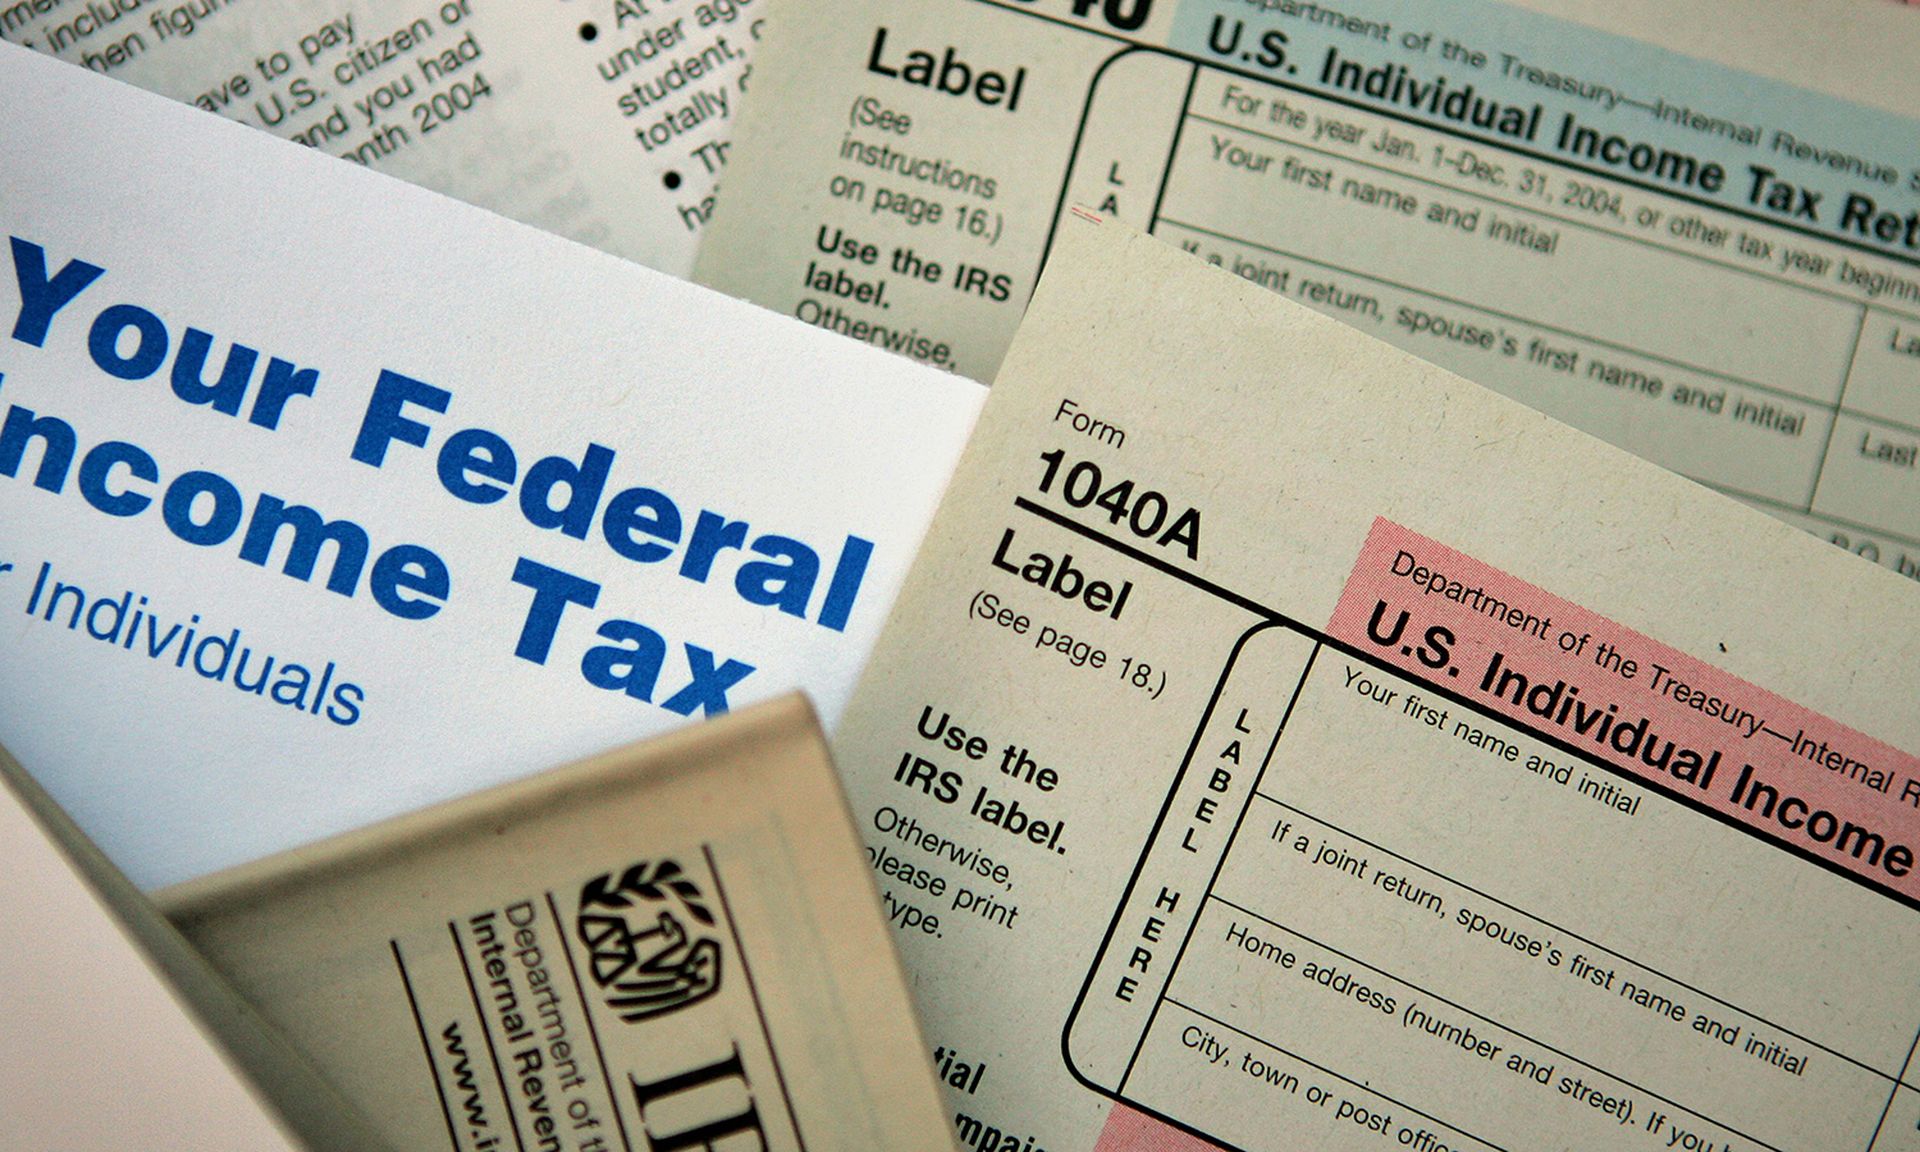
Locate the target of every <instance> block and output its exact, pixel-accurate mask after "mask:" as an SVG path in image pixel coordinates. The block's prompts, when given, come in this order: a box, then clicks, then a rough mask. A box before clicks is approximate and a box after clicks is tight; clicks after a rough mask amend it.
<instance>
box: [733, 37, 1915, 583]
mask: <svg viewBox="0 0 1920 1152" xmlns="http://www.w3.org/2000/svg"><path fill="white" fill-rule="evenodd" d="M778 31H779V35H778V37H777V38H776V41H774V42H769V44H768V45H767V48H768V51H767V52H766V53H765V55H764V56H763V58H762V59H761V60H760V63H759V71H758V74H757V77H756V99H755V100H754V101H753V102H752V105H751V106H750V107H749V109H748V111H747V114H746V117H745V119H744V120H743V122H742V125H741V129H740V131H739V133H738V134H737V140H738V142H739V151H738V156H739V160H738V163H737V164H736V165H735V166H734V167H733V168H732V169H730V171H729V174H728V184H727V191H728V194H727V195H726V196H723V197H722V203H721V204H720V206H719V209H718V211H717V213H716V217H715V224H714V227H713V229H712V230H711V235H710V237H709V242H708V243H707V245H706V246H705V248H704V249H703V251H702V253H701V256H700V262H699V265H698V267H697V275H698V276H699V277H700V278H701V279H702V280H703V281H704V282H705V283H708V284H712V285H714V286H716V287H719V288H721V289H722V290H724V291H727V292H730V293H732V294H734V295H738V296H743V297H745V298H747V299H750V300H754V301H756V302H758V303H761V304H765V305H766V306H768V307H770V308H773V309H775V310H777V311H782V312H788V313H791V314H793V315H795V316H798V317H799V318H800V319H802V320H805V321H807V322H809V323H812V324H817V325H820V326H822V327H827V328H830V329H833V330H835V331H838V332H842V333H845V334H847V335H850V336H853V337H854V338H856V339H863V340H867V341H869V342H872V343H874V344H877V345H879V346H882V347H886V348H891V349H894V350H896V351H899V352H901V353H903V354H905V355H909V356H913V357H915V358H917V359H920V360H923V361H928V362H931V363H934V364H938V365H942V366H949V365H950V366H952V367H953V368H954V369H955V370H957V371H959V372H962V373H964V374H967V375H970V376H973V377H974V378H976V379H979V380H988V379H991V378H992V376H993V373H994V369H995V367H996V365H997V364H998V363H999V361H1000V358H1001V356H1002V355H1003V354H1004V352H1005V349H1006V347H1007V344H1008V341H1009V340H1011V339H1012V336H1013V332H1014V328H1015V326H1016V325H1017V323H1018V322H1019V318H1020V314H1021V310H1022V308H1023V307H1024V305H1025V302H1026V300H1027V297H1028V295H1029V294H1030V293H1031V292H1032V290H1033V285H1034V282H1035V278H1036V276H1037V275H1038V274H1039V270H1040V268H1041V265H1042V263H1043V260H1044V258H1045V256H1046V254H1047V252H1048V251H1049V248H1050V245H1051V244H1052V243H1053V241H1054V238H1055V236H1056V234H1057V230H1058V228H1059V226H1060V221H1061V220H1062V219H1063V217H1064V214H1065V213H1066V211H1067V210H1068V208H1069V206H1071V205H1073V204H1084V205H1086V206H1088V207H1091V208H1094V209H1096V210H1098V211H1100V212H1102V213H1104V214H1106V215H1108V216H1111V217H1116V218H1118V219H1121V220H1124V221H1127V222H1130V223H1132V224H1134V225H1136V226H1138V227H1141V228H1143V229H1146V230H1148V231H1151V232H1153V233H1154V234H1156V235H1158V236H1161V237H1162V238H1163V239H1166V240H1169V241H1171V242H1174V243H1177V244H1179V245H1180V246H1181V247H1183V248H1186V249H1188V250H1189V251H1192V252H1194V253H1196V254H1198V255H1200V256H1202V257H1203V258H1204V259H1207V260H1209V261H1211V262H1213V263H1215V264H1218V265H1219V266H1221V267H1223V268H1226V269H1228V270H1229V271H1232V272H1234V273H1236V274H1238V275H1240V276H1242V277H1244V278H1246V279H1248V280H1250V281H1252V282H1254V283H1258V284H1261V285H1264V286H1266V287H1268V288H1270V289H1272V290H1273V291H1275V292H1277V293H1279V294H1281V295H1284V296H1286V297H1288V298H1289V299H1292V300H1294V301H1296V302H1298V303H1302V304H1305V305H1307V306H1309V307H1312V308H1315V309H1318V310H1320V311H1322V312H1325V313H1327V314H1329V315H1332V316H1335V317H1337V318H1339V319H1342V320H1344V321H1346V322H1348V323H1350V324H1353V325H1354V326H1356V327H1358V328H1360V329H1361V330H1362V331H1365V332H1368V333H1370V334H1372V335H1374V336H1378V337H1380V338H1382V339H1385V340H1387V341H1389V342H1391V343H1395V344H1398V345H1399V346H1401V347H1402V348H1404V349H1406V350H1408V351H1411V352H1413V353H1415V354H1416V355H1419V356H1421V357H1422V358H1424V359H1428V360H1432V361H1433V362H1435V363H1437V364H1439V365H1441V366H1442V367H1445V368H1448V369H1451V370H1453V371H1455V372H1458V373H1460V374H1461V375H1463V376H1465V377H1467V378H1468V379H1471V380H1474V381H1476V382H1478V383H1481V384H1484V385H1487V386H1488V387H1491V388H1493V389H1495V390H1497V391H1500V392H1503V393H1505V394H1507V395H1508V396H1511V397H1513V398H1514V399H1517V400H1520V401H1522V402H1523V403H1526V404H1529V405H1531V406H1533V407H1535V408H1538V409H1540V410H1542V411H1545V412H1547V413H1548V414H1549V415H1552V416H1555V417H1558V418H1559V419H1561V420H1564V421H1566V422H1567V423H1570V424H1572V425H1574V426H1575V427H1578V428H1581V429H1584V430H1585V431H1588V432H1591V433H1593V434H1595V435H1597V436H1600V437H1601V438H1603V439H1606V440H1610V441H1612V442H1613V443H1615V444H1618V445H1620V446H1622V447H1624V448H1627V449H1628V450H1630V451H1632V452H1635V453H1636V454H1638V455H1641V456H1644V457H1646V458H1648V459H1650V460H1653V461H1655V462H1656V463H1659V464H1663V465H1665V466H1667V467H1669V468H1672V469H1674V470H1676V471H1679V472H1681V473H1682V474H1684V475H1687V476H1690V477H1692V478H1694V479H1696V480H1699V481H1701V482H1703V483H1705V484H1708V485H1709V486H1711V487H1715V488H1717V489H1719V490H1721V491H1723V492H1726V493H1728V494H1730V495H1734V496H1737V497H1739V498H1742V499H1744V500H1746V501H1748V502H1749V503H1751V504H1753V505H1755V506H1756V507H1759V508H1761V509H1763V510H1765V511H1768V512H1771V513H1773V514H1775V515H1777V516H1779V517H1781V518H1783V519H1785V520H1787V521H1788V522H1789V523H1793V524H1796V525H1799V526H1800V527H1803V528H1806V529H1808V530H1810V531H1813V532H1814V533H1816V534H1817V535H1819V536H1821V537H1822V538H1825V539H1828V540H1830V541H1831V542H1832V543H1835V544H1838V545H1841V546H1843V547H1845V548H1847V549H1848V550H1850V551H1854V552H1856V553H1858V554H1860V555H1862V556H1864V557H1867V558H1868V559H1873V560H1876V561H1878V562H1880V563H1882V564H1884V565H1885V566H1887V567H1890V568H1894V569H1896V570H1898V571H1901V572H1903V573H1905V574H1907V575H1909V576H1916V577H1920V147H1917V146H1916V141H1920V122H1916V120H1915V119H1914V110H1913V104H1912V100H1911V95H1910V93H1909V92H1908V91H1907V84H1908V81H1907V80H1906V77H1907V76H1908V75H1909V74H1910V71H1911V62H1912V60H1913V59H1914V58H1915V56H1916V54H1920V19H1916V14H1915V13H1914V12H1913V11H1911V10H1910V9H1905V8H1902V7H1900V6H1897V5H1892V4H1876V3H1854V2H1852V0H1847V2H1842V3H1820V2H1814V3H1804V2H1803V3H1796V4H1790V5H1786V6H1784V7H1779V8H1775V9H1772V10H1770V12H1769V14H1768V17H1767V18H1766V19H1753V20H1746V19H1729V18H1728V16H1727V10H1726V9H1725V8H1723V7H1721V6H1719V5H1711V4H1698V3H1688V4H1660V5H1655V4H1630V5H1617V4H1607V5H1597V4H1592V3H1580V2H1575V0H1557V2H1552V3H1532V4H1528V5H1526V6H1524V7H1516V6H1513V5H1511V4H1505V3H1500V2H1497V0H1471V2H1467V3H1452V4H1446V5H1438V6H1436V5H1432V4H1424V3H1420V2H1418V0H1344V2H1342V3H1338V4H1307V3H1296V2H1294V0H907V2H903V3H879V2H876V0H858V2H855V3H851V4H842V5H832V6H828V5H802V6H796V10H795V11H794V12H792V13H788V14H786V19H784V20H783V21H782V23H781V26H780V27H779V30H778Z"/></svg>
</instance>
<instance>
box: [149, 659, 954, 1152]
mask: <svg viewBox="0 0 1920 1152" xmlns="http://www.w3.org/2000/svg"><path fill="white" fill-rule="evenodd" d="M158 900H159V902H160V904H161V906H162V907H163V908H164V909H165V911H166V912H167V913H168V915H170V916H171V917H172V918H173V920H174V921H175V922H176V923H177V924H178V925H179V926H180V928H181V929H182V930H183V931H184V932H185V933H186V935H187V936H188V938H189V939H191V940H192V941H193V942H194V944H195V945H196V946H197V947H199V948H200V949H201V950H202V951H203V952H204V953H205V954H206V955H207V957H208V959H209V960H211V961H212V963H213V964H214V966H215V967H217V968H219V969H220V970H221V971H222V972H224V973H225V974H226V975H227V976H228V977H229V978H230V979H232V981H233V982H234V984H235V985H236V986H237V987H238V988H239V989H240V991H241V993H242V994H243V995H245V996H246V997H247V998H248V999H249V1000H251V1001H252V1002H253V1003H254V1004H255V1005H256V1006H257V1007H258V1008H259V1009H260V1011H261V1013H262V1014H263V1015H265V1016H266V1017H267V1018H268V1019H269V1020H272V1021H273V1022H274V1023H275V1024H277V1025H279V1026H280V1027H281V1028H282V1029H284V1031H285V1033H286V1034H287V1035H288V1036H289V1037H291V1038H292V1039H293V1040H294V1041H295V1042H296V1043H297V1044H299V1045H300V1046H301V1048H302V1049H303V1050H304V1051H306V1052H307V1053H308V1054H309V1055H310V1056H311V1057H312V1058H313V1060H314V1061H315V1062H316V1063H317V1064H318V1065H319V1067H320V1068H322V1069H323V1070H324V1071H325V1073H326V1074H327V1075H328V1076H329V1078H331V1079H332V1080H333V1082H334V1083H335V1084H337V1085H338V1086H339V1088H340V1089H341V1091H342V1092H343V1093H344V1094H345V1095H347V1096H348V1097H349V1098H350V1099H352V1100H353V1101H354V1102H355V1103H357V1104H359V1105H360V1106H361V1107H362V1108H363V1109H364V1110H365V1111H366V1113H367V1115H368V1116H369V1117H371V1118H372V1120H373V1122H374V1123H375V1124H376V1125H377V1126H378V1128H379V1130H380V1132H381V1133H382V1134H383V1135H384V1136H385V1137H386V1138H387V1139H389V1140H390V1141H391V1142H392V1144H393V1146H394V1147H396V1148H407V1149H419V1150H425V1149H434V1148H445V1149H450V1150H452V1152H486V1150H494V1149H508V1148H515V1149H520V1148H523V1149H526V1150H527V1152H534V1150H536V1149H551V1150H554V1152H558V1150H561V1149H566V1150H578V1152H653V1150H656V1149H659V1150H665V1149H684V1148H731V1147H752V1148H764V1149H769V1150H779V1149H787V1150H796V1152H797V1150H800V1149H806V1148H845V1149H871V1150H872V1152H886V1150H890V1149H900V1150H914V1152H935V1150H944V1149H951V1148H952V1141H951V1139H950V1137H949V1136H948V1134H947V1129H946V1123H945V1119H944V1117H943V1116H942V1115H941V1110H940V1106H939V1097H938V1094H937V1091H936V1089H935V1086H934V1079H933V1075H934V1074H933V1065H932V1063H931V1060H930V1059H929V1056H928V1053H927V1051H926V1048H925V1045H924V1044H923V1043H922V1042H921V1039H920V1034H919V1030H918V1028H917V1027H916V1026H915V1023H914V1016H913V1009H912V1007H911V1005H910V1004H909V1002H908V999H907V992H906V984H905V981H904V979H903V977H902V974H901V970H900V966H899V961H898V958H897V956H896V954H895V951H894V948H893V944H892V942H891V941H890V940H889V939H888V937H887V931H886V927H885V924H884V922H883V921H882V919H881V913H880V908H879V905H878V903H877V901H876V900H875V896H874V890H873V883H872V881H871V880H870V879H869V878H868V876H867V875H866V869H865V868H864V867H863V865H862V861H861V858H860V854H859V842H858V840H857V838H856V836H855V835H854V832H853V828H852V825H851V824H850V823H849V821H848V818H847V810H846V802H845V800H844V798H843V797H842V795H841V792H840V788H839V784H838V782H837V781H836V779H835V777H834V772H833V763H832V761H831V759H830V758H829V757H828V754H827V748H826V742H825V738H824V737H823V736H822V735H821V732H820V728H819V725H818V723H817V721H816V720H815V718H814V716H813V712H812V709H811V707H810V706H809V705H808V704H807V703H806V701H805V700H804V699H803V698H802V697H800V696H797V695H796V696H790V697H787V698H784V699H782V700H777V701H771V702H768V703H765V704H762V705H759V706H757V707H755V708H752V709H747V710H743V711H741V712H739V713H737V714H735V715H731V716H727V717H724V718H721V719H718V720H714V721H711V722H709V723H706V724H701V725H698V726H696V727H694V728H691V729H687V730H685V731H682V732H678V733H674V734H672V735H669V736H664V737H661V738H659V739H657V740H655V741H651V742H646V743H641V744H637V745H632V746H629V747H627V748H624V749H620V750H616V751H613V752H608V753H606V754H604V755H601V756H597V757H594V758H592V759H589V760H587V761H584V762H582V763H580V764H577V765H573V766H571V767H567V768H562V769H558V770H555V771H553V772H549V773H545V774H542V775H539V776H535V777H532V778H530V779H527V780H522V781H519V782H516V783H513V784H509V785H504V786H502V787H500V788H497V789H493V790H491V791H488V792H484V793H480V794H478V795H474V796H469V797H466V798H464V799H461V800H457V801H453V802H451V803H449V804H445V805H441V806H438V807H435V808H431V809H428V810H426V811H422V812H417V813H412V814H410V815H407V816H404V817H400V818H398V819H396V820H392V821H388V822H385V823H382V824H379V825H376V826H374V827H371V828H366V829H362V830H359V831H356V832H352V833H349V834H347V835H345V836H342V837H339V838H338V839H335V840H330V841H326V842H323V843H320V844H314V845H309V846H307V847H305V848H301V849H297V850H295V851H293V852H290V853H286V854H284V855H281V856H276V857H273V858H270V859H267V860H262V861H259V862H256V863H254V864H251V865H246V866H243V867H241V868H239V869H236V870H233V871H231V872H227V873H221V874H218V875H215V876H210V877H206V878H203V879H201V880H199V881H195V882H192V883H189V884H187V885H184V886H182V887H180V888H177V889H168V890H166V891H164V892H162V893H160V895H159V897H158Z"/></svg>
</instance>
